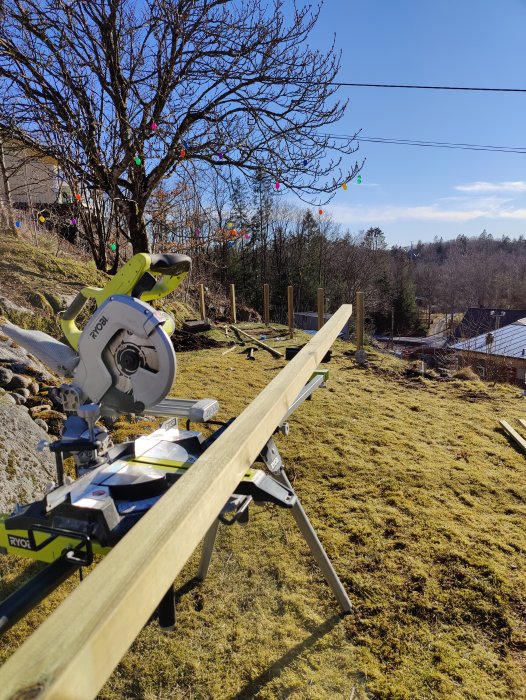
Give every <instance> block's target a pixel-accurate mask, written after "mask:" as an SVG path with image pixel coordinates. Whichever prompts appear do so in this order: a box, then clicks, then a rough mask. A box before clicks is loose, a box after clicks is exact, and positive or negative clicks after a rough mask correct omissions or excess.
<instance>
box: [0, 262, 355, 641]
mask: <svg viewBox="0 0 526 700" xmlns="http://www.w3.org/2000/svg"><path fill="white" fill-rule="evenodd" d="M190 267H191V261H190V258H188V257H187V256H185V255H178V254H171V253H170V254H164V255H148V254H143V253H141V254H138V255H135V256H134V257H133V258H132V259H131V260H130V261H129V262H128V263H127V264H126V265H124V267H122V268H121V270H120V271H119V272H118V273H117V274H116V275H115V277H114V278H113V279H112V280H111V281H110V282H109V284H108V285H106V287H105V288H95V287H85V288H84V289H82V290H81V291H80V292H79V294H78V295H77V296H76V297H75V299H74V300H73V302H72V303H71V305H70V306H69V308H68V309H67V310H66V311H64V312H62V313H61V314H60V324H61V327H62V330H63V332H64V336H65V337H66V339H67V341H68V343H69V345H66V344H65V343H62V342H60V341H57V340H55V339H54V338H52V337H51V336H49V335H47V334H45V333H42V332H40V331H26V330H23V329H21V328H18V327H17V326H14V325H13V324H9V323H8V324H4V325H2V326H0V329H1V330H2V332H4V333H5V334H6V335H8V336H10V337H11V338H12V339H13V340H15V341H16V342H17V343H19V344H20V345H22V346H23V347H25V348H26V349H28V350H29V351H30V352H32V353H33V354H34V355H36V356H37V357H39V358H40V359H41V360H42V361H43V362H44V363H46V364H47V365H48V366H49V367H50V368H52V369H53V370H54V371H55V372H57V373H60V374H62V375H63V376H64V377H69V378H70V382H69V383H64V384H62V386H61V387H60V389H59V396H60V401H61V404H62V407H63V410H64V413H65V414H66V420H65V423H64V427H63V430H62V433H61V436H60V438H59V439H58V440H56V441H54V442H51V441H49V442H48V441H45V442H43V443H41V444H40V446H39V447H40V449H45V448H47V449H49V450H50V451H51V452H52V453H53V454H54V455H55V460H56V472H57V477H56V484H52V485H50V487H49V489H48V492H47V493H46V495H45V496H44V497H43V498H42V499H40V500H37V501H35V502H34V503H31V504H28V505H23V506H17V508H16V509H15V511H14V512H13V513H12V514H10V515H0V553H4V554H7V553H10V554H18V555H23V556H26V557H29V558H32V559H36V560H39V561H43V562H47V563H48V564H49V566H48V567H47V568H46V569H44V571H42V572H41V573H40V574H38V575H37V576H36V577H35V578H34V579H32V580H31V581H30V582H29V583H28V584H26V586H25V587H24V588H23V589H22V590H21V591H17V592H15V593H14V594H13V595H12V596H10V598H8V599H7V600H6V601H4V602H3V603H0V633H1V632H2V631H5V630H6V629H8V628H9V627H10V626H11V625H12V624H14V622H16V621H17V620H18V619H19V618H20V617H21V616H22V615H24V614H25V613H26V612H27V611H28V610H30V609H31V608H32V607H34V605H36V604H37V603H38V602H39V601H40V600H41V599H42V598H43V597H45V596H46V595H48V594H49V592H50V591H51V590H53V589H54V588H55V587H56V586H57V585H58V584H59V583H60V582H61V581H63V580H64V579H65V578H66V577H67V576H69V575H70V574H71V573H72V572H73V571H74V570H76V569H78V568H79V567H82V566H85V565H89V564H90V563H91V562H92V560H93V556H94V555H96V554H105V553H107V552H108V551H109V548H111V547H112V546H113V545H115V544H116V543H117V542H118V541H119V540H120V539H121V538H122V537H123V536H124V535H125V534H126V532H128V531H129V530H130V528H131V527H132V526H133V525H134V524H135V523H136V522H137V520H138V519H139V518H140V517H142V515H143V514H144V513H145V512H146V511H147V510H149V508H151V507H152V505H154V503H155V502H156V501H157V500H158V499H159V498H160V497H162V495H163V493H165V492H166V490H167V489H168V488H170V487H172V486H173V485H174V484H175V483H176V482H177V480H178V479H179V478H180V477H181V476H182V475H183V474H184V473H185V472H186V471H187V470H188V469H189V468H191V465H192V464H193V463H194V462H195V461H196V460H197V459H198V458H199V456H200V455H201V454H202V453H203V452H204V451H205V450H206V448H207V447H208V445H209V444H211V442H213V441H214V440H215V439H217V437H218V436H219V435H220V434H221V432H222V431H223V430H225V428H226V427H227V426H228V424H229V423H230V422H231V421H228V422H226V423H221V424H220V427H219V428H217V427H216V430H215V432H214V433H213V434H212V435H211V436H210V437H209V438H207V439H205V438H204V437H203V435H202V434H201V433H200V432H198V431H193V430H190V424H191V423H207V424H209V425H214V424H215V425H216V426H217V424H218V422H217V421H213V420H212V419H213V418H214V416H215V415H216V413H217V412H218V410H219V404H218V402H217V401H215V400H214V399H200V400H191V399H174V398H167V394H168V392H169V391H170V389H171V388H172V385H173V382H174V379H175V373H176V358H175V352H174V349H173V345H172V342H171V340H170V335H171V334H172V333H173V331H174V329H175V323H174V320H173V318H172V317H171V316H170V315H169V314H167V313H166V312H164V311H159V310H155V309H153V308H152V307H151V306H150V305H149V304H148V303H147V302H148V301H152V300H154V299H159V298H160V297H162V296H165V295H166V294H168V293H170V292H171V291H173V290H174V289H175V288H176V287H177V285H178V284H180V282H181V281H182V279H183V278H184V277H185V275H186V274H187V272H188V271H189V270H190ZM155 275H161V277H160V278H159V279H157V278H156V277H155ZM89 299H93V300H94V301H95V305H96V309H95V311H94V312H93V314H92V315H91V317H90V318H89V319H88V320H87V322H86V323H85V325H84V327H83V328H82V330H81V329H79V328H78V326H77V324H76V320H77V318H78V317H79V314H80V312H81V310H82V309H83V307H84V305H85V303H86V302H87V301H88V300H89ZM327 375H328V373H327V371H326V370H323V371H318V372H316V373H315V374H314V375H313V377H312V379H311V381H310V382H309V384H307V385H306V387H305V388H304V390H303V391H302V392H301V393H300V395H299V396H298V398H297V399H296V401H295V402H294V404H293V406H292V407H291V409H290V410H289V412H288V413H287V415H286V416H284V417H283V421H282V423H281V424H280V426H279V428H278V430H279V431H280V432H283V433H285V434H286V433H287V432H288V423H287V422H286V421H287V418H288V417H289V415H290V414H291V413H292V412H293V411H294V410H296V408H298V406H299V405H301V403H302V402H303V401H304V400H306V399H307V398H310V396H311V394H312V393H313V391H314V390H315V389H316V388H318V387H319V386H321V385H323V384H324V382H325V380H326V378H327ZM121 414H134V415H136V416H164V417H166V418H167V420H166V421H165V422H164V424H163V425H162V426H161V428H159V429H158V430H156V431H154V432H153V433H152V434H150V435H145V436H142V437H140V438H138V439H136V440H134V441H131V442H126V443H123V444H119V445H112V444H111V441H110V438H109V435H108V432H107V431H106V429H105V428H104V427H103V426H100V425H98V424H97V421H98V419H99V417H100V416H103V417H108V418H114V417H116V416H118V415H121ZM178 418H184V419H186V429H185V430H180V429H179V427H178V422H177V421H178ZM232 420H233V419H232ZM66 456H73V458H74V463H75V476H76V479H75V480H71V479H69V483H68V479H67V478H65V476H64V463H63V460H64V457H66ZM259 461H261V462H263V463H264V464H265V465H266V466H267V468H268V470H269V471H270V472H271V475H269V474H266V473H265V472H264V471H262V470H261V469H253V468H251V469H249V470H248V471H247V472H246V473H245V476H244V478H243V480H242V481H241V482H240V484H239V485H238V487H237V488H236V492H235V493H234V494H232V496H231V497H230V499H229V500H228V502H227V503H226V504H225V506H224V508H223V509H222V511H221V513H220V514H218V520H217V521H216V522H215V524H214V526H213V527H212V528H211V529H210V531H209V534H208V535H207V537H206V538H205V542H204V546H203V554H202V560H201V565H200V569H199V574H198V577H199V578H201V579H203V578H204V577H205V576H206V572H207V570H208V565H209V562H210V557H211V555H212V549H213V546H214V541H215V533H216V531H217V526H218V524H219V522H222V523H224V524H227V525H231V524H233V523H234V522H239V523H245V522H247V520H248V508H249V505H250V503H251V502H252V501H254V502H259V503H260V502H270V503H274V504H276V505H278V506H282V507H285V508H292V512H293V515H294V517H295V518H296V520H297V522H298V525H299V526H300V529H301V531H302V533H303V535H304V537H305V539H306V540H307V543H308V544H309V546H310V548H311V550H312V552H313V554H314V556H315V558H316V560H317V562H318V564H319V565H320V566H321V568H322V570H323V572H324V574H325V576H326V579H327V581H328V582H329V584H330V585H331V587H332V588H333V591H334V592H335V594H336V595H337V597H338V599H339V601H340V604H341V606H342V609H343V610H344V611H345V612H348V611H349V610H350V608H351V604H350V602H349V599H348V597H347V594H346V593H345V591H344V589H343V587H342V585H341V583H340V581H339V579H338V577H337V576H336V574H335V573H334V570H333V569H332V566H331V564H330V561H329V560H328V557H327V555H326V553H325V551H324V550H323V547H322V546H321V544H320V542H319V540H318V538H317V537H316V534H315V533H314V530H313V529H312V526H311V525H310V523H309V521H308V519H307V516H306V515H305V513H304V511H303V509H302V508H301V505H300V504H299V501H298V499H297V496H296V494H295V493H294V490H293V489H292V486H291V485H290V482H289V481H288V479H287V477H286V475H285V472H284V469H283V462H282V460H281V457H280V455H279V452H278V450H277V448H276V445H275V443H274V441H273V439H272V438H271V439H270V440H269V441H268V443H267V445H266V446H265V448H264V450H262V452H261V454H260V457H259ZM159 618H160V623H161V625H162V626H163V627H165V628H171V627H173V625H174V624H175V608H174V598H173V590H172V589H171V591H168V593H167V595H166V596H165V598H164V599H163V601H162V603H161V606H160V608H159Z"/></svg>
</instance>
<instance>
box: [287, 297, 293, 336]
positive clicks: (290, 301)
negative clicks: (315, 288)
mask: <svg viewBox="0 0 526 700" xmlns="http://www.w3.org/2000/svg"><path fill="white" fill-rule="evenodd" d="M293 289H294V288H293V287H287V305H288V310H289V335H290V337H291V338H293V337H294V296H293V294H294V291H293Z"/></svg>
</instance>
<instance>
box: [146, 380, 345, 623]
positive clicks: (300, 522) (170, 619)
mask: <svg viewBox="0 0 526 700" xmlns="http://www.w3.org/2000/svg"><path fill="white" fill-rule="evenodd" d="M327 375H328V371H327V370H319V371H317V372H315V373H314V375H313V377H312V378H311V380H310V381H309V382H308V384H306V385H305V386H304V388H303V389H302V390H301V392H300V393H299V394H298V396H297V398H296V399H295V401H294V402H293V404H292V406H291V407H290V409H289V410H288V411H287V413H286V415H285V416H284V417H283V419H282V421H281V423H280V425H279V427H278V428H277V429H276V431H275V432H279V433H282V434H283V435H288V433H289V425H288V423H287V419H288V418H289V417H290V415H291V414H292V413H294V411H295V410H296V409H297V408H298V407H299V406H301V404H302V403H303V402H304V401H306V400H308V399H310V398H311V396H312V394H313V392H314V391H315V390H316V389H317V388H318V387H320V386H324V385H325V380H326V378H327ZM257 461H261V462H263V463H264V464H265V466H266V467H267V469H268V470H269V471H270V472H271V474H272V476H273V477H274V478H275V479H276V480H277V481H279V482H281V483H282V484H283V485H284V486H286V487H287V488H288V489H290V490H291V491H292V492H293V493H294V494H295V492H294V489H293V488H292V485H291V483H290V481H289V479H288V477H287V475H286V473H285V467H284V464H283V460H282V458H281V456H280V454H279V452H278V448H277V447H276V444H275V442H274V440H273V438H270V439H269V441H268V442H267V444H266V445H265V447H264V448H263V450H262V451H261V453H260V455H259V457H258V460H257ZM251 500H252V499H251V498H250V497H249V498H248V499H246V498H245V499H244V501H243V502H242V505H241V507H240V508H239V509H238V510H237V512H236V514H235V516H233V517H232V518H231V519H229V520H227V519H226V517H225V515H224V511H223V512H222V513H221V514H220V515H219V516H218V517H217V518H216V520H215V521H214V522H213V523H212V525H211V526H210V528H209V530H208V532H207V533H206V535H205V537H204V539H203V546H202V550H201V560H200V563H199V569H198V572H197V578H198V579H199V580H200V581H204V579H205V578H206V576H207V573H208V569H209V567H210V561H211V559H212V554H213V551H214V545H215V541H216V536H217V531H218V529H219V524H220V523H223V524H224V525H233V524H234V523H235V522H239V523H246V522H248V506H249V504H250V501H251ZM292 516H293V518H294V520H295V521H296V524H297V526H298V528H299V530H300V532H301V534H302V535H303V538H304V539H305V542H306V543H307V545H308V546H309V549H310V551H311V553H312V555H313V557H314V559H315V561H316V563H317V564H318V566H319V567H320V569H321V571H322V573H323V576H324V578H325V580H326V581H327V583H328V585H329V587H330V588H331V590H332V592H333V593H334V595H335V597H336V599H337V600H338V603H339V604H340V607H341V609H342V613H343V614H344V615H346V614H348V613H350V612H351V610H352V604H351V601H350V599H349V596H348V595H347V592H346V591H345V588H344V587H343V584H342V582H341V581H340V579H339V577H338V574H337V573H336V572H335V570H334V567H333V566H332V563H331V561H330V559H329V557H328V555H327V552H326V551H325V549H324V548H323V545H322V544H321V542H320V540H319V539H318V536H317V534H316V531H315V530H314V528H313V526H312V524H311V522H310V520H309V518H308V517H307V514H306V513H305V511H304V509H303V507H302V505H301V503H300V500H299V498H298V497H297V495H296V499H295V502H294V505H293V506H292ZM159 624H160V626H161V628H162V629H165V630H169V629H174V627H175V624H176V613H175V591H174V586H173V585H172V586H171V587H170V589H169V590H168V591H167V593H166V594H165V596H164V597H163V599H162V601H161V603H160V604H159Z"/></svg>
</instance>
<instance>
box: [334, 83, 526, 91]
mask: <svg viewBox="0 0 526 700" xmlns="http://www.w3.org/2000/svg"><path fill="white" fill-rule="evenodd" d="M322 84H324V85H334V86H335V87H374V88H399V89H404V90H464V91H467V92H526V88H494V87H458V86H453V85H393V84H386V83H340V82H332V81H331V82H326V83H322Z"/></svg>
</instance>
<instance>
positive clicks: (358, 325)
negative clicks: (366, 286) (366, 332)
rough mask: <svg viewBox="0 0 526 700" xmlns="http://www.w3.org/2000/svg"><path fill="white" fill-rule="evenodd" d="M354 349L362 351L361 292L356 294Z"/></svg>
mask: <svg viewBox="0 0 526 700" xmlns="http://www.w3.org/2000/svg"><path fill="white" fill-rule="evenodd" d="M356 349H357V350H363V292H356Z"/></svg>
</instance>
